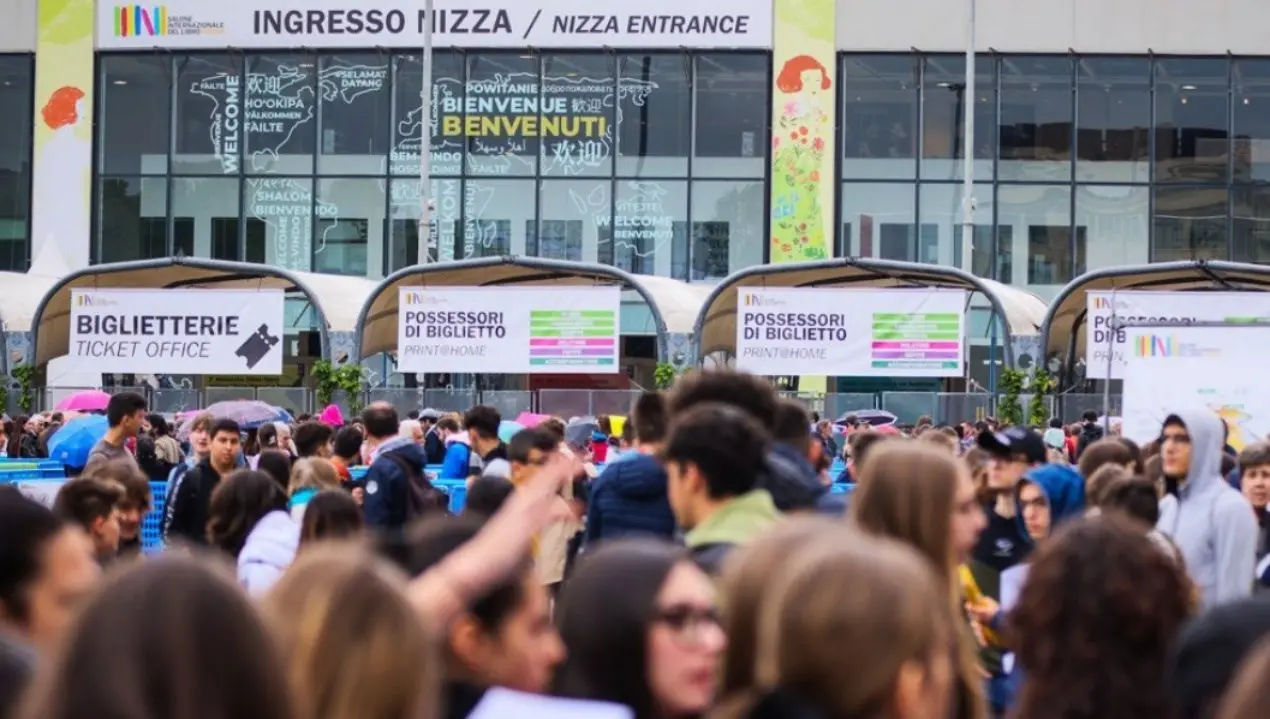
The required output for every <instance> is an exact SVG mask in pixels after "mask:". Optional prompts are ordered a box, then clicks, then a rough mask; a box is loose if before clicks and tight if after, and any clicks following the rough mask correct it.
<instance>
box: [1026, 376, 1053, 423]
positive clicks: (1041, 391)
mask: <svg viewBox="0 0 1270 719" xmlns="http://www.w3.org/2000/svg"><path fill="white" fill-rule="evenodd" d="M1054 384H1055V383H1054V378H1053V377H1052V376H1051V375H1050V373H1049V372H1046V371H1045V368H1044V367H1033V368H1032V376H1031V377H1030V378H1029V379H1028V385H1027V391H1028V393H1030V394H1031V395H1032V399H1031V400H1029V401H1028V403H1027V419H1028V424H1031V425H1032V426H1034V427H1045V426H1046V425H1047V424H1048V423H1049V419H1050V406H1049V403H1048V402H1047V401H1046V399H1048V397H1049V395H1050V394H1051V393H1052V392H1053V391H1054Z"/></svg>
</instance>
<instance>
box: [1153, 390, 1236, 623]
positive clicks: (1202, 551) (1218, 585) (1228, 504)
mask: <svg viewBox="0 0 1270 719" xmlns="http://www.w3.org/2000/svg"><path fill="white" fill-rule="evenodd" d="M1224 437H1225V431H1224V428H1223V425H1222V421H1221V420H1220V419H1219V418H1218V417H1217V415H1215V414H1213V413H1212V412H1209V411H1207V410H1198V409H1197V410H1192V411H1186V412H1178V413H1175V414H1171V415H1169V416H1168V417H1167V418H1166V419H1165V420H1164V427H1163V430H1162V431H1161V433H1160V457H1161V461H1162V464H1163V469H1164V477H1165V484H1166V486H1167V487H1168V490H1169V491H1168V494H1167V495H1166V496H1165V497H1164V499H1162V500H1160V520H1159V522H1157V523H1156V529H1158V530H1160V531H1161V532H1163V533H1164V534H1165V535H1166V536H1167V537H1168V538H1169V539H1171V540H1173V543H1174V544H1176V545H1177V547H1178V549H1180V550H1181V552H1182V557H1183V558H1184V559H1185V560H1186V569H1187V571H1188V572H1190V575H1191V578H1192V579H1193V580H1194V581H1195V585H1196V586H1197V587H1198V588H1199V591H1200V597H1201V601H1202V605H1203V606H1204V607H1206V608H1207V607H1212V606H1215V605H1218V604H1224V603H1226V602H1230V601H1233V600H1236V599H1240V598H1242V597H1247V596H1249V595H1251V594H1252V591H1253V580H1254V578H1255V573H1254V572H1255V569H1256V565H1257V538H1258V535H1259V534H1260V530H1259V528H1258V526H1257V516H1256V514H1255V513H1254V512H1253V509H1252V506H1251V505H1249V504H1248V500H1246V499H1244V497H1243V496H1242V495H1240V494H1239V491H1238V490H1236V489H1235V488H1233V487H1231V486H1230V485H1229V484H1227V483H1226V481H1225V480H1224V479H1223V477H1222V475H1221V473H1220V472H1221V461H1222V455H1223V449H1224V447H1223V444H1224V441H1225V439H1224Z"/></svg>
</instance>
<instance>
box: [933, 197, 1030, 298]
mask: <svg viewBox="0 0 1270 719" xmlns="http://www.w3.org/2000/svg"><path fill="white" fill-rule="evenodd" d="M961 194H962V187H961V185H953V184H948V183H943V184H932V183H924V184H922V186H921V195H920V197H919V198H918V199H919V200H920V202H919V211H920V212H921V222H920V225H919V228H920V229H919V236H918V237H919V240H920V243H919V247H920V249H921V251H920V253H919V255H918V257H919V258H920V259H919V261H921V262H931V263H936V264H941V265H949V266H951V267H962V266H963V262H962V259H961V228H962V222H963V219H962V218H963V214H964V213H963V212H962V199H961ZM974 197H975V216H974V220H975V233H974V240H973V242H972V243H971V252H972V257H971V260H970V261H971V264H972V266H973V267H974V273H975V274H976V275H979V276H980V277H988V278H991V277H992V260H993V257H995V256H996V253H995V252H994V251H993V246H992V214H993V212H992V185H989V184H976V185H975V186H974ZM1006 250H1007V252H1008V250H1009V248H1006ZM1007 264H1008V263H1007Z"/></svg>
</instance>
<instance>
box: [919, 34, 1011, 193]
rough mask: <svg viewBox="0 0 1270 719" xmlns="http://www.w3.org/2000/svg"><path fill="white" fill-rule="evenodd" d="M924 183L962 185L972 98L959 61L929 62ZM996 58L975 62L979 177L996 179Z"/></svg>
mask: <svg viewBox="0 0 1270 719" xmlns="http://www.w3.org/2000/svg"><path fill="white" fill-rule="evenodd" d="M923 62H924V63H925V69H924V71H923V75H922V168H921V171H922V178H924V179H928V180H956V179H960V178H961V176H962V172H961V164H962V158H964V157H965V156H966V154H965V152H963V151H962V145H963V142H964V139H965V138H964V137H963V135H964V127H963V124H962V120H963V118H964V115H965V106H964V104H963V103H964V101H965V95H966V62H965V58H962V57H961V56H957V55H939V56H935V57H927V58H925V59H924V60H923ZM992 66H993V61H992V57H991V56H989V55H979V56H977V57H976V58H975V87H974V91H975V92H974V95H975V96H974V103H975V105H974V108H975V109H974V112H975V139H974V146H975V152H974V157H975V177H976V178H991V177H992V157H993V154H994V153H993V150H995V149H996V146H997V112H996V107H997V97H996V82H995V80H994V76H995V72H994V71H993V68H992Z"/></svg>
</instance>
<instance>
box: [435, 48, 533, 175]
mask: <svg viewBox="0 0 1270 719" xmlns="http://www.w3.org/2000/svg"><path fill="white" fill-rule="evenodd" d="M467 73H468V74H467V87H466V97H465V98H464V102H463V104H462V106H461V107H460V108H458V109H460V110H466V112H465V113H458V112H448V111H447V112H446V114H445V117H443V118H442V119H441V127H442V134H444V135H445V136H446V137H467V163H468V166H467V170H468V173H469V174H473V175H533V174H534V173H535V172H536V171H537V167H538V165H537V159H538V129H539V128H538V122H539V118H538V107H539V98H538V58H537V57H536V56H534V55H503V54H482V55H469V56H468V61H467Z"/></svg>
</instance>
